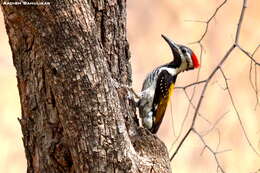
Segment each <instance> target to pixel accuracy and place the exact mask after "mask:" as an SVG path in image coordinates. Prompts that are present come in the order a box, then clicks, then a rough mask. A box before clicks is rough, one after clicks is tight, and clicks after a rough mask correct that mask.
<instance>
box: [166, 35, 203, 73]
mask: <svg viewBox="0 0 260 173" xmlns="http://www.w3.org/2000/svg"><path fill="white" fill-rule="evenodd" d="M162 37H163V38H164V40H165V41H166V42H167V43H168V45H169V46H170V48H171V50H172V54H173V56H174V59H173V61H172V62H170V63H169V66H170V67H173V68H176V69H179V72H181V71H186V70H192V69H194V68H198V67H199V61H198V58H197V56H196V55H195V54H194V52H193V51H192V50H191V49H190V48H188V47H187V46H184V45H179V44H176V43H175V42H173V41H172V40H170V39H169V38H167V37H166V36H164V35H162Z"/></svg>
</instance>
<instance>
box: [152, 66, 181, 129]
mask: <svg viewBox="0 0 260 173" xmlns="http://www.w3.org/2000/svg"><path fill="white" fill-rule="evenodd" d="M176 77H177V76H176V75H175V76H172V75H171V74H169V73H168V71H167V70H163V71H161V72H160V74H159V76H158V78H157V84H156V88H155V94H154V100H153V107H152V111H153V116H155V121H154V122H155V124H154V125H153V127H152V129H151V132H152V133H156V132H157V130H158V129H159V126H160V124H161V122H162V119H163V116H164V112H165V109H166V106H167V100H168V97H169V88H170V86H171V84H173V83H175V81H176ZM165 99H167V100H165ZM161 102H163V104H164V105H162V104H161Z"/></svg>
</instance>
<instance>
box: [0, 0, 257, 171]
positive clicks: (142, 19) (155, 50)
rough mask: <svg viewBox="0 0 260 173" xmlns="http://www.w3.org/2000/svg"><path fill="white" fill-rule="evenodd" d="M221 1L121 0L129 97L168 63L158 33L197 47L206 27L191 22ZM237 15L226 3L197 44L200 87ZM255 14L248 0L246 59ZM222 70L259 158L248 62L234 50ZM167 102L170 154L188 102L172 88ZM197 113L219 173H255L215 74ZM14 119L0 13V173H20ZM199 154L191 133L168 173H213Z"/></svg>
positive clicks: (187, 76)
mask: <svg viewBox="0 0 260 173" xmlns="http://www.w3.org/2000/svg"><path fill="white" fill-rule="evenodd" d="M222 2H223V1H220V0H210V1H206V0H160V1H158V0H128V7H127V8H128V21H127V23H128V40H129V42H130V49H131V54H132V57H131V63H132V69H133V86H134V89H135V90H136V91H139V90H140V88H141V83H142V80H143V79H144V77H145V75H146V73H148V72H149V71H151V70H152V69H153V68H154V67H156V66H158V65H161V64H163V63H167V62H168V61H170V60H171V57H172V56H171V52H170V49H169V47H168V45H167V44H166V43H165V42H164V41H163V40H162V39H161V37H160V34H162V33H163V34H165V35H167V36H169V37H170V38H172V39H174V40H175V41H176V42H178V43H182V44H188V43H190V42H193V41H197V40H198V39H199V38H200V37H201V36H202V34H203V32H204V30H205V27H206V24H205V23H200V22H194V20H202V21H207V20H208V19H209V18H210V17H211V15H212V14H213V13H214V11H215V9H216V8H217V7H218V6H219V5H220V4H221V3H222ZM241 8H242V0H229V1H227V3H226V4H225V5H224V6H223V7H222V8H221V9H220V10H219V11H218V13H217V15H216V16H215V18H214V19H213V20H211V22H210V24H209V28H208V32H207V34H206V36H205V37H204V39H203V40H202V44H203V46H204V49H203V52H202V67H201V71H200V76H199V79H200V80H204V79H205V78H206V77H208V75H209V73H211V71H212V70H213V68H215V67H216V65H217V64H218V62H219V61H220V59H221V58H223V56H224V54H225V53H226V52H227V50H228V48H229V47H230V46H231V45H232V44H233V42H234V40H235V31H236V27H237V22H238V18H239V15H240V12H241ZM259 11H260V1H259V0H249V1H248V7H247V9H246V13H245V18H244V21H243V23H242V28H241V34H240V45H241V46H242V47H243V48H244V49H245V50H247V51H248V52H250V53H252V52H253V51H254V50H255V48H256V47H257V46H258V45H259V44H260V30H259V28H260V13H259ZM192 21H193V22H192ZM189 46H190V47H191V48H192V49H193V50H194V52H195V53H196V54H197V55H198V56H199V55H200V46H199V44H192V45H189ZM254 57H255V59H256V60H257V61H258V62H260V49H259V51H258V52H256V54H255V56H254ZM223 70H224V72H225V74H226V77H227V78H228V79H229V80H228V83H229V88H230V91H231V93H232V95H233V97H234V102H235V105H236V106H237V108H238V111H239V113H240V116H241V120H242V122H243V124H244V128H245V130H246V133H247V134H248V138H249V139H250V141H251V143H252V145H253V146H254V148H255V149H256V150H257V151H258V153H260V116H259V115H260V105H257V106H256V107H255V105H256V103H257V99H256V93H255V92H254V90H253V88H252V86H251V85H250V80H249V71H250V59H249V58H248V57H247V56H245V54H243V53H242V52H241V51H240V50H239V49H237V48H236V49H235V50H234V51H233V52H232V53H231V55H230V57H229V58H228V59H227V61H226V62H225V63H224V65H223ZM254 70H255V69H254V66H253V71H252V72H253V73H252V76H253V81H255V80H254V79H258V80H257V85H258V86H259V88H260V73H259V72H260V66H258V67H257V68H256V71H257V75H258V76H256V77H255V76H254V75H255V71H254ZM197 74H198V70H195V71H189V72H185V73H183V74H181V75H180V76H179V78H178V80H177V84H176V85H178V86H184V85H187V84H189V83H192V82H194V81H196V78H197ZM192 90H193V89H192V88H189V89H188V90H187V92H188V95H189V96H191V94H192ZM200 92H201V86H198V87H197V88H196V92H195V97H194V103H196V101H197V100H198V98H199V96H200ZM258 98H259V95H258ZM171 102H172V106H169V107H168V110H167V113H166V116H165V118H164V121H163V123H162V125H161V128H160V130H159V132H158V136H159V138H160V139H161V140H163V141H164V142H165V143H166V145H167V147H168V148H169V150H170V153H173V151H174V149H175V148H176V146H177V145H174V146H173V147H172V143H173V141H174V140H175V139H176V136H177V135H178V134H179V132H180V130H181V123H182V121H183V119H184V117H185V115H186V112H187V110H188V106H189V101H188V99H187V98H186V96H185V93H184V92H183V90H181V89H178V90H177V89H176V90H175V93H174V97H173V98H172V99H171ZM193 113H194V109H193V108H192V107H191V108H190V111H189V114H188V115H189V116H188V118H187V121H186V123H185V125H184V128H183V130H184V132H185V129H186V128H187V127H188V125H189V123H190V120H191V118H192V116H193ZM200 113H201V115H202V116H203V117H205V118H206V119H207V121H205V120H204V119H203V118H200V117H198V120H197V122H196V124H195V128H196V129H197V131H199V132H200V133H201V134H206V132H207V131H208V130H209V129H212V130H211V131H210V133H208V134H207V135H205V136H204V139H205V141H206V142H207V144H208V145H209V146H210V147H211V148H212V149H213V150H214V151H215V150H218V151H220V153H219V154H217V155H216V156H217V157H218V158H219V161H220V163H219V164H220V165H221V166H222V167H223V169H224V170H225V172H230V173H234V172H236V173H259V172H260V157H259V155H257V154H256V153H255V152H254V151H253V150H252V148H250V146H249V144H248V142H247V141H246V138H245V136H244V134H243V131H242V128H241V126H240V123H239V121H238V118H237V115H236V113H235V111H234V108H233V106H232V104H231V102H230V99H229V95H228V92H227V90H225V80H224V79H223V77H222V74H221V73H220V72H217V74H216V76H215V77H214V78H213V80H212V81H211V82H210V84H209V88H208V90H207V92H206V95H205V98H204V101H203V103H202V106H201V109H200ZM18 117H20V102H19V96H18V90H17V87H16V77H15V69H14V67H13V64H12V57H11V52H10V48H9V45H8V38H7V35H6V32H5V28H4V23H3V16H2V13H0V172H8V173H18V172H26V160H25V156H24V149H23V144H22V134H21V130H20V125H19V123H18V121H17V118H18ZM216 122H217V123H216ZM213 127H214V128H213ZM173 129H174V130H173ZM174 131H175V132H174ZM182 134H183V133H182ZM178 142H179V141H178ZM203 147H204V145H203V143H202V142H201V140H200V138H199V137H198V136H197V135H196V134H194V133H192V134H191V135H190V136H189V138H188V139H187V140H186V141H185V143H184V144H183V146H182V147H181V149H180V151H179V153H178V154H177V155H176V157H175V158H174V159H173V161H172V167H173V172H178V173H187V172H193V173H196V172H197V173H209V172H216V170H217V165H216V161H215V160H214V157H213V155H212V153H210V152H208V151H207V150H204V152H203V153H202V149H203ZM221 151H224V152H221Z"/></svg>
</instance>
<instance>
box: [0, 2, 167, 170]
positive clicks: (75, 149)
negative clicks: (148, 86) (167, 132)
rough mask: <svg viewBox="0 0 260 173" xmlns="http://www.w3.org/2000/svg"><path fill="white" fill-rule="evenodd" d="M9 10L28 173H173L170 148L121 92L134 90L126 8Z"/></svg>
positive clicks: (58, 5)
mask: <svg viewBox="0 0 260 173" xmlns="http://www.w3.org/2000/svg"><path fill="white" fill-rule="evenodd" d="M16 2H18V1H16ZM2 10H3V13H4V18H5V24H6V30H7V33H8V36H9V42H10V45H11V49H12V54H13V62H14V65H15V67H16V70H17V80H18V88H19V94H20V102H21V109H22V118H21V119H20V120H19V121H20V124H21V127H22V132H23V142H24V147H25V153H26V159H27V166H28V167H27V172H36V173H38V172H50V173H55V172H91V173H96V172H108V173H109V172H133V173H135V172H158V173H159V172H160V173H163V172H167V173H168V172H171V171H170V162H169V156H168V152H167V149H166V147H165V146H164V144H163V143H162V142H161V141H160V140H159V139H158V138H157V137H156V136H154V135H152V134H150V133H149V132H147V130H145V129H143V128H141V127H138V121H137V118H136V114H135V107H134V104H133V102H132V101H131V100H129V99H128V97H127V90H126V89H125V88H124V87H122V86H120V85H118V83H120V84H122V85H131V66H130V63H129V58H130V54H129V46H128V42H127V40H126V1H125V0H122V1H119V0H118V1H116V0H106V1H103V0H88V1H81V0H78V1H73V2H72V1H65V2H58V1H57V2H51V3H50V5H24V4H23V3H22V2H21V4H20V5H10V3H9V4H8V2H7V1H5V2H4V3H3V4H2ZM115 81H116V82H115Z"/></svg>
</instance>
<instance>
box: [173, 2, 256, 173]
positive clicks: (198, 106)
mask: <svg viewBox="0 0 260 173" xmlns="http://www.w3.org/2000/svg"><path fill="white" fill-rule="evenodd" d="M225 3H226V0H225V1H224V2H223V3H222V4H221V5H220V6H219V7H218V8H217V9H216V10H215V13H214V14H213V16H212V17H211V18H210V19H209V21H211V20H212V19H213V18H214V16H215V15H216V13H217V11H218V10H219V9H220V8H221V7H222V6H223V5H224V4H225ZM246 7H247V0H244V1H243V7H242V10H241V13H240V17H239V19H238V25H237V29H236V35H235V38H236V39H235V41H234V43H233V44H232V45H231V46H230V48H229V49H228V51H227V52H226V54H225V55H224V57H223V58H222V59H221V60H220V62H219V63H218V65H217V66H216V67H215V68H214V69H213V71H212V72H211V73H210V75H209V76H208V78H207V79H206V80H205V81H202V82H199V83H205V84H204V87H203V89H202V92H201V96H200V98H199V101H198V104H197V107H196V110H195V113H194V116H193V119H192V123H191V125H190V128H189V129H188V131H187V132H186V134H185V135H184V137H183V139H182V140H181V142H180V144H179V145H178V146H177V148H176V150H175V152H174V153H173V155H172V156H171V157H170V160H171V161H172V160H173V158H174V157H175V155H176V154H177V153H178V151H179V149H180V148H181V146H182V145H183V143H184V142H185V140H186V139H187V138H188V136H189V134H190V132H191V131H193V130H194V125H195V123H196V120H197V116H198V112H199V109H200V107H201V104H202V101H203V99H204V96H205V92H206V90H207V88H208V84H209V82H210V81H211V79H212V78H213V77H214V76H215V74H216V72H217V71H218V70H219V69H221V66H222V65H223V63H224V62H225V61H226V60H227V59H228V57H229V55H230V54H231V53H232V51H233V50H234V48H235V47H237V46H238V41H239V35H240V30H241V26H242V22H243V18H244V14H245V10H246ZM209 21H208V22H207V26H206V31H205V32H204V33H203V35H202V38H201V39H199V40H198V41H197V43H200V42H201V40H202V39H203V38H204V36H205V34H206V33H207V30H208V23H209ZM195 43H196V42H195ZM199 83H198V82H196V83H194V84H191V86H192V85H196V84H199ZM239 120H240V124H241V125H242V121H241V119H240V118H239ZM242 129H243V132H244V134H245V136H246V138H247V142H248V143H249V145H250V146H251V148H252V149H253V150H254V151H255V153H257V152H256V150H255V149H254V147H253V146H252V144H251V142H250V140H249V139H248V137H247V135H246V133H245V130H244V127H243V126H242ZM257 154H258V153H257ZM222 172H223V171H222Z"/></svg>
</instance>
